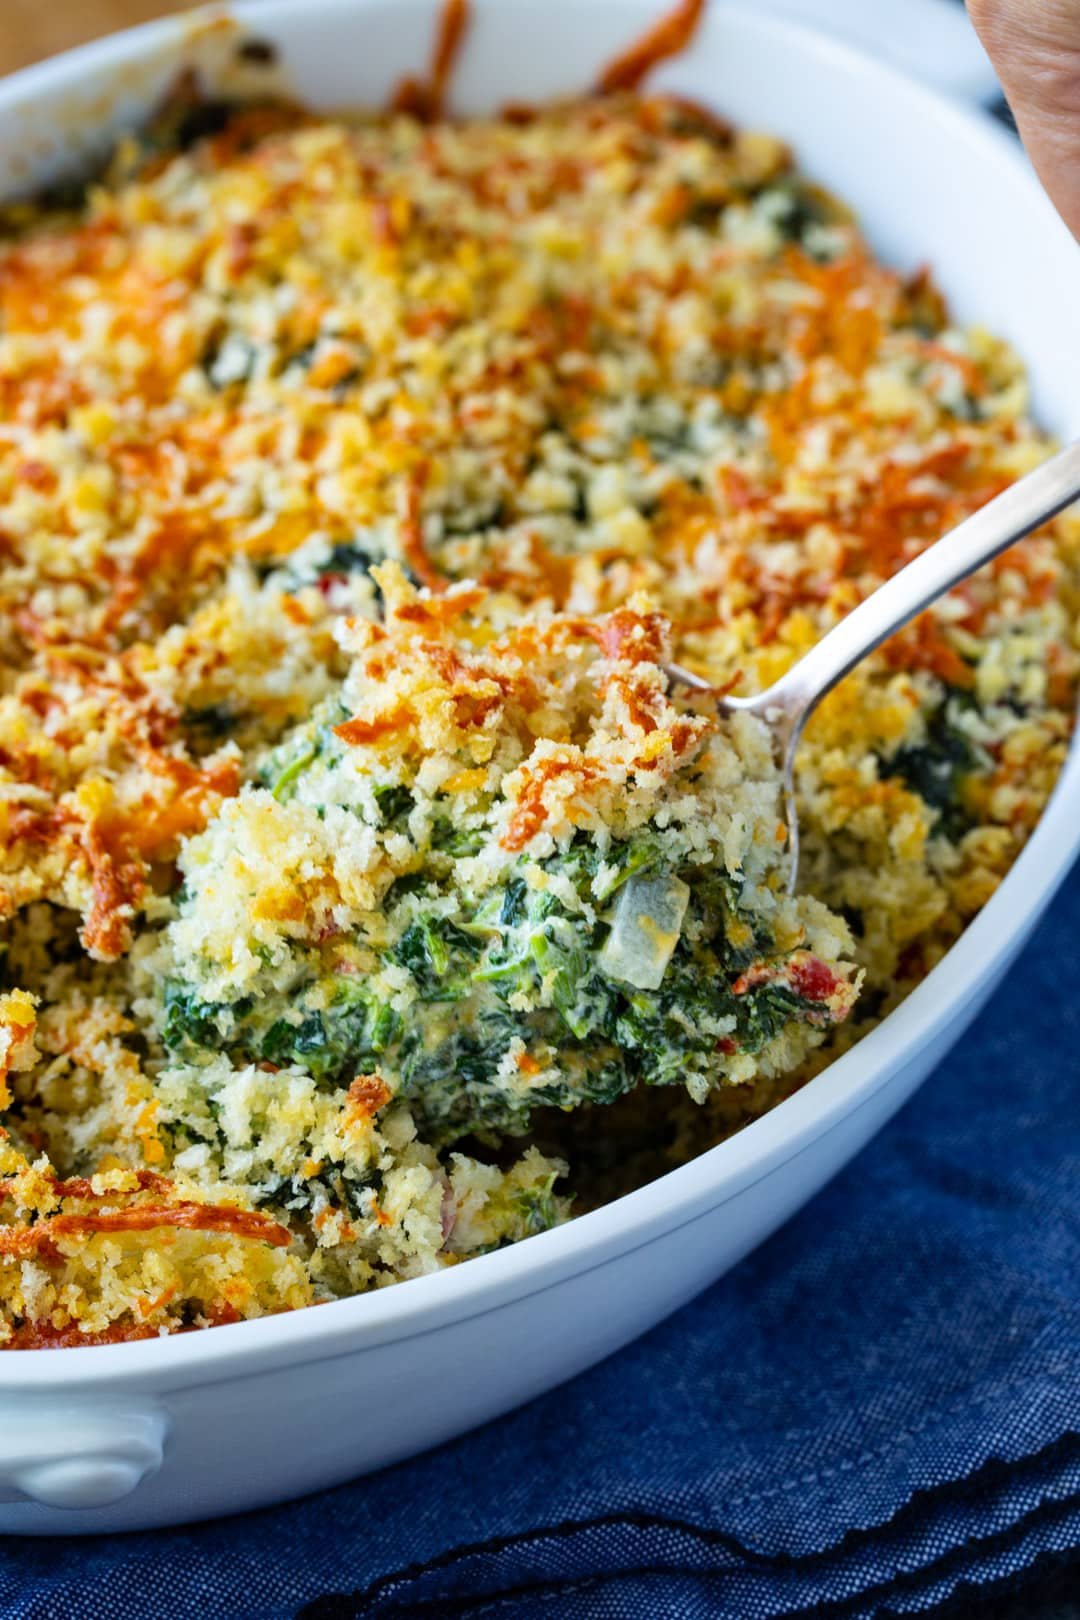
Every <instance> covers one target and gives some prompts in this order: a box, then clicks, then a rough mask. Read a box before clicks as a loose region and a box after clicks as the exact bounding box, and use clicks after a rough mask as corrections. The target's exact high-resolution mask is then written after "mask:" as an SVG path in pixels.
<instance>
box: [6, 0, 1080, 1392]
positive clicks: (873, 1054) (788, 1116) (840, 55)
mask: <svg viewBox="0 0 1080 1620" xmlns="http://www.w3.org/2000/svg"><path fill="white" fill-rule="evenodd" d="M302 3H303V0H247V3H245V4H244V5H243V8H242V9H241V10H237V11H229V10H228V8H227V7H225V8H222V7H212V8H206V9H203V10H198V11H195V12H191V13H187V14H185V15H183V16H173V17H166V18H162V19H159V20H157V21H153V22H149V23H143V24H141V25H139V26H138V27H135V28H130V29H125V30H123V31H121V32H119V33H114V34H110V35H107V36H106V37H105V38H103V39H99V40H94V41H92V42H91V43H89V44H87V45H83V46H79V47H76V48H75V49H74V50H71V51H67V52H65V53H63V54H62V55H59V56H56V57H52V58H50V59H49V60H47V61H45V62H43V63H38V64H35V65H33V66H31V67H27V68H23V69H21V70H19V71H18V72H17V73H14V74H11V75H9V76H8V77H7V78H5V79H3V80H0V102H7V103H8V104H9V105H12V104H13V103H14V104H15V105H16V106H18V105H19V104H20V103H22V104H26V103H27V102H29V101H32V100H36V99H37V98H38V97H41V96H47V95H50V94H56V93H57V92H63V91H67V90H70V91H72V92H78V93H80V94H84V93H85V91H86V89H87V87H88V81H92V76H93V75H94V74H95V73H97V72H99V71H104V70H109V71H110V72H115V71H116V70H117V69H123V68H125V67H127V66H129V65H136V64H140V63H147V64H148V65H149V62H150V61H151V60H152V57H153V54H154V53H155V52H156V51H157V50H158V49H159V48H164V47H170V48H175V45H176V43H177V40H178V38H179V39H180V40H181V41H183V40H185V39H194V38H196V37H197V36H198V33H199V30H200V28H201V27H204V26H205V25H206V23H207V21H208V20H210V21H216V20H219V19H221V18H223V17H227V18H229V19H230V20H231V21H233V22H235V23H236V24H237V25H238V26H240V27H241V28H243V29H245V30H248V29H257V28H258V26H259V24H260V23H272V21H273V19H274V18H275V17H286V16H292V15H294V14H295V13H296V11H297V9H298V7H299V6H300V5H301V4H302ZM362 3H363V0H361V4H362ZM589 3H590V4H602V5H606V6H610V7H612V8H613V9H629V8H628V6H627V4H626V0H589ZM316 4H317V6H318V9H319V10H320V11H321V12H323V13H324V14H327V15H332V14H333V12H334V11H341V12H344V11H345V10H346V9H348V11H349V12H350V13H351V14H352V15H355V13H356V11H357V10H358V9H359V7H358V4H357V0H316ZM724 10H725V12H727V13H728V14H729V15H731V16H732V17H733V18H734V19H735V21H736V23H737V26H738V27H740V28H743V29H749V30H751V31H754V30H756V31H757V32H758V33H759V34H760V36H761V38H762V40H763V42H766V41H767V40H768V39H769V38H770V37H772V38H775V37H776V36H777V35H781V36H783V35H786V36H788V37H789V38H791V39H793V41H794V43H796V45H799V46H801V47H802V48H804V49H805V50H806V51H807V52H808V53H812V54H813V55H816V56H818V57H819V58H820V57H821V56H822V55H825V56H827V57H829V58H831V59H832V60H834V61H836V62H838V63H840V65H847V66H848V67H849V68H856V69H857V70H858V71H859V72H860V73H861V74H864V75H865V74H871V75H873V76H874V77H876V78H877V79H879V80H880V81H883V82H884V84H885V86H886V89H887V90H902V92H903V94H904V95H905V96H907V97H915V98H916V100H917V101H920V100H921V101H922V102H923V104H924V105H925V106H926V108H927V110H930V109H931V108H932V110H933V113H934V116H935V117H936V118H937V119H939V120H942V119H944V120H945V122H946V123H947V124H949V125H951V132H952V134H953V135H954V136H955V138H956V139H957V140H963V141H966V142H968V143H970V142H972V141H974V142H975V143H976V144H977V145H979V146H981V147H982V148H983V149H984V151H985V152H986V154H987V156H988V159H989V160H990V163H991V167H993V166H997V165H1002V164H1004V165H1006V166H1007V167H1009V168H1010V169H1012V171H1013V178H1014V179H1019V180H1020V181H1021V182H1022V183H1024V184H1025V185H1027V186H1029V187H1031V188H1037V186H1038V182H1037V181H1036V179H1035V177H1034V175H1033V173H1032V172H1031V170H1030V169H1029V167H1028V165H1027V162H1026V160H1025V159H1024V157H1023V156H1022V153H1021V149H1020V147H1019V145H1018V143H1017V142H1016V141H1015V140H1014V139H1013V138H1012V137H1011V136H1010V135H1009V134H1007V133H1006V131H1004V130H1003V129H1001V128H1000V127H999V126H997V125H995V124H994V122H993V121H992V120H991V118H990V117H989V116H988V115H987V114H985V113H983V112H981V111H979V110H975V109H969V108H968V107H966V106H963V105H961V104H959V103H955V102H952V101H950V100H949V99H948V98H947V97H945V96H943V95H941V94H940V93H938V92H936V91H934V90H932V89H930V88H928V87H927V86H925V85H922V84H920V83H918V82H917V81H916V80H914V79H913V78H911V77H910V76H909V75H907V74H906V73H904V72H902V71H901V70H900V69H898V68H896V67H894V66H892V65H891V64H888V63H884V62H881V61H879V60H877V59H876V58H874V57H872V56H869V55H867V54H866V53H865V52H863V51H861V50H859V49H858V48H857V47H855V46H852V45H849V44H847V43H845V42H843V41H840V40H837V39H835V38H834V37H832V36H830V35H828V34H826V33H823V32H819V31H818V30H817V29H815V28H813V27H810V26H807V25H806V24H804V23H802V22H796V21H793V20H789V19H787V18H781V17H778V16H776V15H772V14H760V13H756V12H753V11H751V9H750V8H749V5H747V4H734V5H725V7H724ZM285 65H286V69H287V62H286V64H285ZM91 88H92V82H91ZM1047 206H1048V207H1049V205H1047ZM1078 852H1080V734H1078V735H1077V736H1074V738H1073V741H1072V743H1071V745H1070V748H1069V752H1068V756H1067V758H1066V761H1065V763H1064V765H1063V767H1062V771H1061V775H1060V777H1059V779H1058V782H1057V784H1056V786H1055V788H1054V791H1053V793H1052V795H1051V797H1050V799H1049V801H1048V803H1047V805H1046V808H1045V809H1044V811H1043V814H1042V816H1041V817H1040V819H1039V822H1038V824H1037V826H1036V828H1035V831H1034V832H1033V834H1032V836H1031V838H1030V840H1029V841H1028V843H1027V845H1026V846H1025V848H1024V849H1023V850H1022V851H1021V853H1020V855H1019V856H1018V857H1017V859H1016V861H1015V862H1014V863H1013V866H1012V867H1011V868H1010V870H1009V872H1008V873H1007V874H1006V876H1005V878H1004V879H1003V880H1002V882H1001V884H1000V885H999V887H998V889H997V890H996V892H995V893H994V894H993V895H992V896H991V898H990V899H989V900H988V901H987V903H986V905H985V906H984V907H983V908H982V910H981V911H980V912H979V914H978V915H977V916H976V917H975V918H974V920H973V921H972V922H971V923H970V924H969V926H968V927H967V929H966V930H965V932H964V933H963V934H962V935H961V937H960V939H959V940H957V942H956V944H954V945H953V946H952V948H951V949H950V950H949V951H948V952H947V953H946V955H945V956H944V957H943V959H942V960H941V962H940V963H938V965H937V966H936V967H934V968H933V969H932V970H931V972H930V973H929V974H928V975H927V977H926V978H925V979H924V980H923V981H922V983H921V984H919V985H918V986H917V987H916V988H915V989H914V990H913V991H912V992H911V994H910V995H909V996H908V997H907V998H906V999H905V1000H904V1001H903V1002H902V1003H901V1005H900V1006H899V1007H897V1008H896V1009H895V1010H894V1011H893V1012H892V1013H890V1014H889V1015H888V1016H887V1017H886V1018H885V1019H884V1020H883V1021H882V1022H881V1023H880V1024H879V1025H877V1026H876V1028H874V1029H873V1030H871V1031H870V1033H869V1034H867V1035H866V1036H864V1037H863V1039H862V1040H861V1041H860V1042H859V1043H858V1045H856V1046H854V1047H852V1048H850V1049H849V1050H848V1051H847V1052H845V1053H843V1054H842V1055H841V1056H840V1057H838V1058H837V1059H836V1060H835V1061H834V1062H833V1063H831V1064H830V1065H829V1066H828V1068H826V1069H824V1070H823V1071H822V1072H821V1073H820V1074H819V1075H817V1076H816V1077H815V1078H814V1079H813V1080H811V1081H809V1082H808V1083H807V1084H806V1085H805V1086H804V1087H803V1088H802V1089H801V1090H799V1091H798V1092H796V1093H795V1094H794V1095H793V1096H791V1097H789V1098H787V1099H786V1100H785V1101H783V1102H781V1103H778V1104H777V1105H776V1106H775V1107H774V1108H772V1109H770V1110H769V1111H768V1112H767V1113H765V1114H763V1115H762V1116H761V1117H760V1118H758V1119H756V1120H753V1121H751V1122H750V1123H749V1124H748V1125H746V1126H744V1127H743V1128H742V1129H741V1130H739V1131H738V1132H737V1133H736V1134H735V1135H733V1136H731V1137H729V1138H728V1139H727V1140H726V1141H724V1142H721V1143H719V1144H718V1145H717V1146H715V1147H712V1148H709V1149H706V1150H705V1151H704V1152H703V1153H701V1154H699V1155H698V1156H697V1157H696V1158H695V1159H692V1160H691V1161H690V1162H689V1163H688V1164H685V1165H682V1166H680V1167H679V1168H677V1169H675V1170H671V1171H668V1172H667V1173H666V1174H664V1175H662V1176H660V1177H658V1178H657V1180H655V1181H652V1182H649V1183H648V1184H647V1185H646V1186H644V1187H641V1188H639V1189H637V1190H636V1191H634V1192H630V1193H626V1194H624V1195H623V1196H622V1197H621V1198H617V1199H614V1200H613V1201H612V1202H611V1203H610V1204H606V1205H603V1206H602V1207H600V1208H599V1209H596V1210H590V1211H589V1212H588V1213H586V1214H583V1215H580V1216H578V1217H576V1218H575V1219H573V1220H571V1221H570V1222H568V1223H567V1224H566V1225H564V1226H559V1227H555V1228H553V1229H552V1230H550V1231H547V1232H542V1233H538V1234H537V1235H536V1236H534V1237H530V1238H527V1239H524V1240H522V1241H521V1242H519V1243H516V1244H512V1245H510V1246H509V1247H507V1248H505V1249H500V1250H497V1251H495V1252H494V1253H491V1254H486V1255H478V1256H476V1257H474V1258H473V1259H471V1260H468V1261H466V1262H462V1263H461V1264H459V1265H456V1266H453V1267H449V1268H447V1269H446V1270H444V1271H439V1272H435V1273H432V1274H430V1275H428V1276H423V1277H416V1278H411V1279H409V1280H407V1281H405V1282H401V1283H395V1284H392V1285H388V1286H387V1287H385V1288H382V1289H377V1290H375V1291H373V1292H371V1293H365V1294H358V1295H354V1296H351V1297H349V1298H345V1299H340V1300H333V1301H330V1302H328V1303H326V1304H322V1305H318V1306H307V1307H304V1308H301V1309H299V1310H296V1311H289V1312H283V1313H280V1314H278V1315H273V1316H264V1317H258V1318H254V1319H252V1320H249V1321H244V1322H237V1323H231V1324H228V1325H223V1326H221V1327H216V1328H213V1329H208V1330H204V1331H201V1332H199V1331H195V1332H186V1333H178V1334H171V1335H167V1336H164V1337H161V1338H156V1339H143V1340H137V1341H133V1342H129V1343H119V1344H111V1345H92V1346H90V1345H88V1346H82V1347H69V1348H65V1349H64V1350H63V1351H62V1352H57V1351H54V1350H22V1351H18V1352H10V1353H8V1354H4V1355H2V1356H0V1390H13V1389H22V1390H28V1391H29V1390H45V1389H49V1390H55V1389H56V1388H57V1387H59V1386H63V1387H64V1388H65V1389H68V1390H70V1389H74V1388H77V1387H93V1388H101V1387H102V1386H110V1387H112V1386H116V1385H117V1384H119V1383H123V1385H124V1386H125V1387H126V1388H128V1389H131V1390H134V1389H138V1388H142V1389H144V1390H159V1389H160V1390H166V1389H178V1388H182V1387H184V1386H186V1385H188V1384H192V1383H195V1382H202V1381H204V1380H205V1379H206V1378H207V1376H208V1375H213V1374H221V1375H222V1376H224V1377H229V1376H235V1375H236V1374H238V1373H239V1372H250V1371H253V1370H255V1369H254V1367H253V1365H252V1364H253V1363H256V1362H257V1363H258V1364H259V1370H263V1369H268V1368H270V1367H273V1366H278V1365H283V1364H287V1363H292V1362H304V1361H314V1360H322V1359H325V1358H327V1357H330V1356H338V1355H344V1354H347V1353H349V1352H350V1351H355V1350H358V1349H362V1348H364V1347H365V1345H369V1344H376V1343H385V1342H387V1341H392V1340H394V1339H399V1338H410V1337H414V1336H418V1335H420V1334H424V1333H429V1332H432V1331H434V1330H436V1329H437V1328H439V1327H442V1326H444V1325H446V1324H447V1323H450V1322H454V1321H458V1320H461V1319H462V1318H464V1317H466V1316H469V1317H472V1316H481V1315H484V1314H486V1313H487V1312H489V1311H493V1310H497V1309H499V1308H501V1307H502V1306H504V1305H507V1304H510V1303H512V1302H513V1301H514V1300H517V1299H520V1298H522V1297H524V1296H526V1295H533V1294H539V1293H543V1292H545V1291H546V1290H547V1289H548V1288H550V1287H553V1286H555V1285H556V1284H557V1283H559V1282H560V1281H562V1280H564V1279H566V1278H569V1277H572V1276H576V1275H580V1274H581V1273H583V1272H586V1271H589V1270H592V1269H593V1268H594V1267H597V1266H600V1265H602V1264H604V1263H605V1262H606V1261H608V1260H610V1259H613V1258H615V1257H617V1256H624V1255H627V1254H630V1253H632V1252H633V1251H634V1250H635V1249H637V1248H640V1247H642V1246H644V1245H646V1244H647V1243H649V1242H651V1241H652V1240H653V1239H654V1238H656V1237H658V1236H660V1235H661V1234H667V1233H671V1232H673V1231H676V1230H678V1229H679V1228H680V1227H682V1226H685V1225H688V1224H689V1223H691V1222H693V1221H694V1220H696V1219H698V1218H699V1217H700V1216H701V1215H703V1214H704V1213H705V1212H706V1211H708V1210H711V1209H714V1208H716V1207H717V1206H718V1205H720V1204H723V1203H726V1202H728V1201H729V1200H731V1199H733V1198H735V1197H736V1196H737V1195H739V1194H740V1193H742V1192H743V1191H745V1190H746V1189H747V1188H748V1187H751V1186H753V1185H754V1184H755V1183H756V1182H758V1181H760V1180H762V1179H764V1178H765V1177H766V1176H768V1175H771V1174H772V1173H773V1172H775V1171H776V1170H777V1169H780V1168H781V1167H782V1166H783V1165H784V1164H786V1163H787V1162H789V1161H790V1160H792V1159H794V1158H795V1157H797V1156H798V1155H799V1154H800V1153H801V1152H803V1151H804V1150H805V1149H806V1148H807V1147H808V1146H810V1145H811V1144H812V1143H813V1142H815V1141H816V1140H817V1139H819V1138H820V1137H821V1136H823V1135H825V1134H826V1133H827V1132H828V1131H829V1130H830V1129H831V1128H832V1127H833V1126H834V1125H836V1124H838V1123H839V1122H840V1121H841V1120H842V1119H844V1118H847V1117H850V1116H851V1115H852V1114H854V1113H856V1112H857V1111H858V1109H859V1108H861V1107H863V1106H865V1105H866V1104H867V1103H868V1102H869V1101H870V1100H871V1099H872V1098H873V1097H874V1096H875V1095H876V1094H877V1092H878V1091H879V1090H880V1089H881V1088H882V1087H884V1086H886V1085H888V1084H889V1083H890V1082H891V1081H892V1080H893V1079H894V1078H895V1076H896V1074H897V1072H898V1071H899V1070H900V1068H901V1067H902V1066H903V1065H905V1064H909V1063H911V1062H912V1061H914V1060H917V1059H918V1058H919V1056H920V1055H921V1054H922V1053H924V1052H925V1049H926V1048H927V1046H929V1045H931V1044H932V1043H933V1042H934V1041H935V1040H936V1039H937V1038H938V1036H939V1035H940V1034H941V1032H942V1031H943V1030H944V1029H945V1028H946V1027H947V1026H948V1025H949V1024H950V1023H952V1022H954V1021H955V1019H956V1013H957V1007H958V1006H964V1005H966V1004H973V1005H975V1006H976V1007H977V1006H978V1005H980V1001H979V994H980V991H981V990H983V989H984V988H985V986H986V983H987V981H988V980H991V979H992V978H993V976H994V974H995V971H996V970H998V969H1000V968H1001V966H1002V964H1003V963H1007V961H1008V960H1009V958H1010V957H1011V956H1012V955H1013V954H1014V952H1015V950H1016V949H1017V948H1018V944H1022V943H1023V941H1024V940H1025V939H1026V936H1027V934H1028V932H1029V931H1030V929H1031V928H1032V927H1033V925H1034V924H1035V923H1036V922H1037V920H1038V918H1039V916H1040V914H1041V912H1042V910H1043V909H1044V907H1045V906H1046V905H1047V904H1048V903H1049V901H1050V899H1051V898H1052V896H1053V894H1054V892H1055V891H1056V890H1057V889H1058V887H1059V886H1060V884H1061V883H1062V882H1063V881H1064V879H1065V877H1066V876H1067V874H1068V871H1069V869H1070V867H1071V865H1072V862H1073V859H1074V857H1075V856H1076V854H1077V853H1078Z"/></svg>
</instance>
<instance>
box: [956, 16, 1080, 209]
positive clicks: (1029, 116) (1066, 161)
mask: <svg viewBox="0 0 1080 1620" xmlns="http://www.w3.org/2000/svg"><path fill="white" fill-rule="evenodd" d="M967 8H968V14H969V16H970V17H971V20H972V22H973V23H974V24H975V27H976V29H977V31H978V34H979V37H980V39H981V40H982V42H983V44H984V45H985V46H986V50H987V54H988V55H989V57H990V59H991V61H992V62H993V64H994V67H995V68H996V69H997V72H998V76H999V78H1000V79H1001V83H1002V86H1003V87H1004V90H1005V94H1006V96H1007V97H1008V100H1009V106H1010V107H1011V108H1012V111H1013V114H1014V116H1015V118H1016V123H1017V127H1018V128H1019V130H1020V136H1021V139H1022V140H1023V142H1024V145H1025V147H1026V148H1027V151H1028V156H1029V157H1030V158H1031V161H1032V163H1033V164H1034V165H1035V168H1036V169H1037V171H1038V174H1039V178H1040V180H1041V181H1042V183H1043V185H1044V186H1045V187H1046V189H1047V191H1048V192H1049V194H1050V198H1051V200H1052V202H1053V203H1054V204H1055V206H1056V208H1057V210H1058V212H1059V213H1060V214H1061V216H1062V218H1063V219H1064V221H1065V223H1066V224H1067V225H1068V227H1069V229H1070V230H1071V231H1072V233H1073V235H1074V236H1076V237H1078V238H1080V0H968V7H967Z"/></svg>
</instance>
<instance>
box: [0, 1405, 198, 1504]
mask: <svg viewBox="0 0 1080 1620" xmlns="http://www.w3.org/2000/svg"><path fill="white" fill-rule="evenodd" d="M167 1434H168V1418H167V1416H166V1414H165V1412H163V1411H162V1410H161V1409H160V1408H158V1407H156V1406H154V1405H153V1404H152V1403H150V1402H147V1404H146V1405H145V1406H141V1407H133V1406H132V1404H131V1402H130V1401H124V1402H119V1401H110V1400H108V1399H103V1398H100V1397H94V1398H93V1399H90V1398H88V1399H86V1400H85V1401H79V1400H77V1399H74V1398H73V1399H70V1400H62V1399H57V1398H55V1397H53V1398H49V1397H44V1396H42V1397H38V1396H33V1395H20V1396H18V1397H17V1398H15V1397H11V1396H7V1397H0V1500H2V1501H7V1502H12V1501H18V1500H20V1499H25V1500H28V1501H31V1502H37V1503H40V1504H41V1505H42V1506H43V1507H51V1508H94V1507H106V1506H108V1505H109V1504H110V1503H112V1502H119V1501H121V1500H122V1499H123V1498H124V1497H125V1496H129V1495H130V1494H131V1492H132V1491H133V1490H135V1489H136V1487H137V1486H139V1485H141V1484H142V1482H143V1480H144V1479H147V1478H149V1476H150V1475H151V1474H154V1473H156V1472H157V1470H158V1469H159V1468H160V1467H161V1464H162V1460H163V1459H164V1456H165V1441H166V1437H167Z"/></svg>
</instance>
